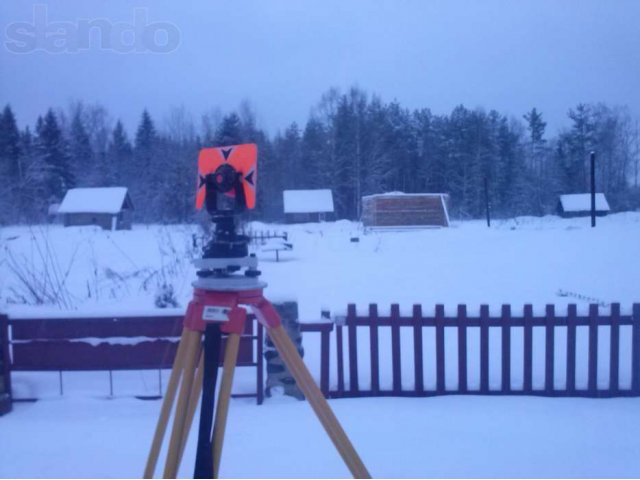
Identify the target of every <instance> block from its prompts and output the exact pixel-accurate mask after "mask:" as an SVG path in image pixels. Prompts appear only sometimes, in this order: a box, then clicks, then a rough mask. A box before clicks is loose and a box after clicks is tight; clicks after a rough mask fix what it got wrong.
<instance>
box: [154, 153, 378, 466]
mask: <svg viewBox="0 0 640 480" xmlns="http://www.w3.org/2000/svg"><path fill="white" fill-rule="evenodd" d="M257 158H258V157H257V148H256V145H254V144H245V145H233V146H227V147H216V148H204V149H202V150H201V151H200V154H199V157H198V186H197V194H196V208H198V209H201V208H202V207H203V206H204V207H206V210H207V213H208V214H209V215H210V217H211V220H212V222H213V223H214V224H215V233H214V235H213V238H212V239H211V240H210V241H209V242H208V243H207V244H206V245H205V246H204V248H203V256H202V258H201V259H198V260H196V261H195V262H194V264H195V266H196V267H197V268H198V271H197V279H196V281H195V282H193V286H194V293H193V299H192V300H191V302H190V303H189V306H188V308H187V312H186V314H185V319H184V324H183V329H182V335H181V338H180V343H179V345H178V349H177V352H176V357H175V360H174V364H173V369H172V370H171V376H170V377H169V383H168V385H167V391H166V393H165V397H164V400H163V403H162V407H161V410H160V417H159V419H158V424H157V426H156V430H155V434H154V437H153V442H152V444H151V450H150V452H149V457H148V459H147V464H146V467H145V470H144V478H153V475H154V472H155V468H156V464H157V462H158V457H159V455H160V449H161V447H162V442H163V439H164V436H165V433H166V430H167V425H168V423H169V418H170V416H171V413H172V410H173V404H174V400H175V398H176V393H177V394H178V400H177V404H176V408H175V413H174V416H173V427H172V430H171V435H170V440H169V446H168V450H167V456H166V463H165V466H164V472H163V478H176V476H177V474H178V468H179V466H180V462H181V460H182V456H183V453H184V449H185V445H186V443H187V438H188V436H189V430H190V428H191V424H192V422H193V417H194V415H195V411H196V409H197V404H198V400H199V399H200V397H201V399H200V401H201V408H200V425H199V430H198V446H197V450H196V460H195V468H194V478H218V472H219V469H220V458H221V454H222V445H223V441H224V432H225V427H226V422H227V415H228V411H229V400H230V397H231V386H232V383H233V374H234V369H235V366H236V362H237V358H238V350H239V345H240V336H241V334H242V333H243V332H244V329H245V323H246V320H247V310H246V309H250V310H251V312H252V313H253V314H254V315H255V317H256V318H257V320H258V321H259V322H260V323H261V324H262V325H263V326H264V327H265V329H266V331H267V334H268V335H269V337H270V338H271V340H272V342H273V344H274V345H275V347H276V349H277V350H278V352H279V353H280V356H281V358H282V360H283V361H284V363H285V365H286V366H287V368H288V369H289V371H290V372H291V374H292V375H293V377H294V379H295V380H296V382H297V384H298V386H299V387H300V389H301V390H302V392H303V393H304V395H305V397H306V399H307V400H308V401H309V404H310V405H311V407H312V408H313V410H314V412H315V414H316V415H317V417H318V419H319V420H320V423H321V424H322V426H323V427H324V429H325V430H326V432H327V434H328V436H329V438H330V439H331V441H332V442H333V444H334V445H335V447H336V449H337V450H338V452H339V453H340V456H341V457H342V459H343V461H344V462H345V464H346V466H347V467H348V468H349V470H350V471H351V474H352V475H353V477H354V478H370V475H369V472H368V471H367V469H366V467H365V466H364V464H363V463H362V460H361V459H360V457H359V456H358V454H357V452H356V451H355V449H354V448H353V445H352V444H351V442H350V441H349V438H348V437H347V435H346V433H345V432H344V430H343V429H342V426H341V425H340V423H339V422H338V420H337V418H336V417H335V415H334V414H333V411H332V410H331V408H330V407H329V404H328V403H327V401H326V400H325V398H324V396H323V395H322V392H321V391H320V389H319V388H318V386H317V385H316V383H315V381H314V380H313V378H312V376H311V374H310V373H309V370H308V369H307V367H306V366H305V364H304V362H303V361H302V358H301V357H300V355H299V354H298V351H297V349H296V347H295V345H294V344H293V342H292V341H291V339H290V338H289V336H288V335H287V333H286V331H285V330H284V328H283V327H282V324H281V321H280V316H279V314H278V312H277V311H276V309H275V308H274V307H273V305H272V304H271V303H270V302H269V301H268V300H267V299H266V298H265V297H264V295H263V289H264V288H265V287H266V286H267V285H266V283H264V282H262V281H260V280H259V276H260V271H259V270H258V259H257V258H256V257H255V255H249V253H248V244H249V237H247V236H246V235H242V234H238V233H237V232H236V224H235V220H236V215H237V214H239V213H241V212H243V211H245V210H246V209H252V208H255V204H256V186H257ZM222 334H226V346H225V349H224V362H223V369H222V380H221V383H220V391H219V392H218V405H217V408H214V407H215V390H216V382H217V376H218V362H219V359H220V356H221V349H222V347H221V346H222ZM178 389H179V392H178ZM214 410H215V421H214ZM212 423H213V424H212Z"/></svg>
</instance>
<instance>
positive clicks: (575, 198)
mask: <svg viewBox="0 0 640 480" xmlns="http://www.w3.org/2000/svg"><path fill="white" fill-rule="evenodd" d="M610 210H611V209H610V208H609V202H607V198H606V197H605V195H604V193H596V215H597V216H599V217H604V216H605V215H606V214H607V213H609V211H610ZM558 215H560V216H561V217H563V218H573V217H588V216H589V215H591V194H590V193H572V194H569V195H560V198H559V199H558Z"/></svg>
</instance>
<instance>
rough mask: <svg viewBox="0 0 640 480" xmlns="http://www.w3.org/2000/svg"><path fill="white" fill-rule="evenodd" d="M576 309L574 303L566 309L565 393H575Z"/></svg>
mask: <svg viewBox="0 0 640 480" xmlns="http://www.w3.org/2000/svg"><path fill="white" fill-rule="evenodd" d="M577 312H578V309H577V307H576V305H575V303H572V304H570V305H569V307H568V309H567V387H566V388H567V393H568V394H569V395H573V394H575V393H576V324H577V316H578V313H577Z"/></svg>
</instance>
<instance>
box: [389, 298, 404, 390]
mask: <svg viewBox="0 0 640 480" xmlns="http://www.w3.org/2000/svg"><path fill="white" fill-rule="evenodd" d="M399 322H400V306H399V305H398V304H397V303H394V304H393V305H391V362H392V370H393V393H394V395H400V394H401V393H402V369H401V364H400V323H399Z"/></svg>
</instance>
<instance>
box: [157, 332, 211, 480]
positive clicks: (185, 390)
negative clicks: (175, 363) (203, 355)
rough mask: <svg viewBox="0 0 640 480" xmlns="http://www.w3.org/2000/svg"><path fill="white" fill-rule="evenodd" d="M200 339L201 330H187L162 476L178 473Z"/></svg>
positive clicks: (171, 476) (166, 476)
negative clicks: (181, 374)
mask: <svg viewBox="0 0 640 480" xmlns="http://www.w3.org/2000/svg"><path fill="white" fill-rule="evenodd" d="M201 340H202V333H201V332H196V331H192V330H188V331H187V334H186V342H187V346H186V353H185V365H184V374H183V378H182V384H181V385H180V393H179V395H178V404H177V405H176V414H175V417H174V420H173V430H172V431H171V440H170V442H169V450H168V452H167V460H166V463H165V466H164V474H163V477H164V478H176V476H177V473H178V457H179V456H180V447H181V444H182V439H183V437H184V427H185V423H186V416H187V407H188V405H189V397H190V396H191V388H192V385H193V380H194V379H193V377H194V374H195V369H196V363H197V362H198V359H199V358H200V352H201V350H202V345H201Z"/></svg>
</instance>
